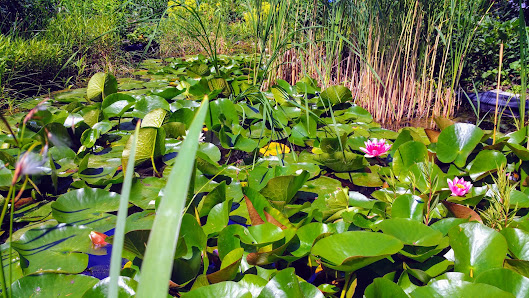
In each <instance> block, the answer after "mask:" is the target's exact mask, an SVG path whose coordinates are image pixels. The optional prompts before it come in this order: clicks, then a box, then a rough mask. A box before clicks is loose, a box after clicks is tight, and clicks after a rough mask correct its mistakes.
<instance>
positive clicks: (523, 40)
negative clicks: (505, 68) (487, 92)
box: [518, 0, 529, 148]
mask: <svg viewBox="0 0 529 298" xmlns="http://www.w3.org/2000/svg"><path fill="white" fill-rule="evenodd" d="M519 4H520V14H519V17H518V19H519V24H518V26H519V27H520V30H519V34H520V62H521V64H522V69H521V72H520V76H521V78H520V79H521V81H520V83H521V85H522V91H521V93H520V122H521V125H520V126H521V128H524V127H525V99H526V97H527V95H526V94H527V29H526V27H525V26H526V24H525V16H524V13H523V9H522V0H520V1H519ZM528 134H529V133H528ZM527 148H529V142H527Z"/></svg>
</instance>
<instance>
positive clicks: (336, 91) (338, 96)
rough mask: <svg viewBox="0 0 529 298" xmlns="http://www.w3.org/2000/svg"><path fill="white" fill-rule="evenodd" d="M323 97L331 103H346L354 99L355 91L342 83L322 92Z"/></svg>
mask: <svg viewBox="0 0 529 298" xmlns="http://www.w3.org/2000/svg"><path fill="white" fill-rule="evenodd" d="M320 97H321V99H323V100H324V101H325V102H330V103H331V104H338V103H344V102H346V101H350V100H352V99H353V93H352V92H351V90H349V88H347V87H345V86H342V85H335V86H330V87H328V88H327V89H325V90H323V92H322V93H321V94H320Z"/></svg>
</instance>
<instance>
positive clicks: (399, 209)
mask: <svg viewBox="0 0 529 298" xmlns="http://www.w3.org/2000/svg"><path fill="white" fill-rule="evenodd" d="M423 209H424V201H423V200H422V199H421V198H420V197H418V196H415V195H411V194H404V195H401V196H398V197H397V198H396V199H395V201H394V202H393V204H392V205H391V217H393V218H409V219H413V220H416V221H419V222H422V220H423V218H422V217H423Z"/></svg>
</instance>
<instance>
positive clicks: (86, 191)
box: [51, 188, 119, 231]
mask: <svg viewBox="0 0 529 298" xmlns="http://www.w3.org/2000/svg"><path fill="white" fill-rule="evenodd" d="M51 207H52V209H53V211H52V213H53V218H55V219H56V220H57V221H59V222H64V223H75V224H82V225H87V226H89V227H91V228H92V229H99V230H101V231H106V230H108V229H110V228H112V225H113V224H114V221H115V215H112V214H109V213H107V212H111V211H116V210H118V207H119V194H117V193H114V192H109V191H106V190H103V189H99V188H83V189H77V190H72V191H70V192H67V193H65V194H63V195H61V196H59V198H58V199H57V201H55V202H53V203H52V204H51Z"/></svg>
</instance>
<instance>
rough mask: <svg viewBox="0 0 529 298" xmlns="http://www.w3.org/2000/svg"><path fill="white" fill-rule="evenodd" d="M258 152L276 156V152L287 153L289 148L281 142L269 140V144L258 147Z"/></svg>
mask: <svg viewBox="0 0 529 298" xmlns="http://www.w3.org/2000/svg"><path fill="white" fill-rule="evenodd" d="M259 152H260V153H261V154H263V155H264V156H270V155H273V156H276V155H278V154H283V153H289V152H290V148H289V147H288V146H286V145H284V144H281V143H277V142H271V143H270V144H268V145H266V146H264V147H263V148H261V149H259Z"/></svg>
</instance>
